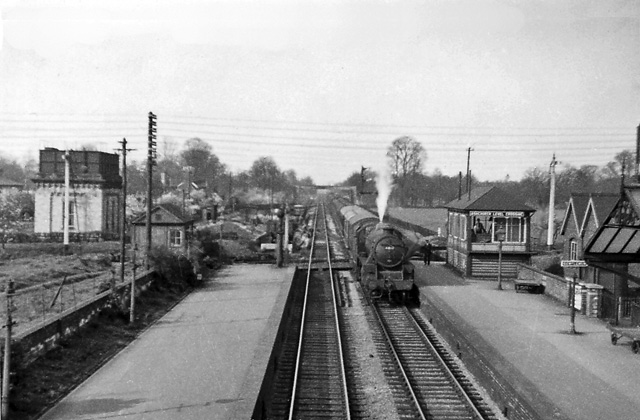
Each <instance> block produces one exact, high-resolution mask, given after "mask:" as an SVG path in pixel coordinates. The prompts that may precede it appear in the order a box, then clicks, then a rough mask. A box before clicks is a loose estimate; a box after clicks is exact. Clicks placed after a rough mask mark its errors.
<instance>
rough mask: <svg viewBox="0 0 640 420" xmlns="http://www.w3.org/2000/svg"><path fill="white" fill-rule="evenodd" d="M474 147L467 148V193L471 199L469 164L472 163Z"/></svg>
mask: <svg viewBox="0 0 640 420" xmlns="http://www.w3.org/2000/svg"><path fill="white" fill-rule="evenodd" d="M472 150H473V149H472V148H471V147H468V148H467V195H468V198H469V199H471V172H470V168H469V165H470V163H471V151H472Z"/></svg>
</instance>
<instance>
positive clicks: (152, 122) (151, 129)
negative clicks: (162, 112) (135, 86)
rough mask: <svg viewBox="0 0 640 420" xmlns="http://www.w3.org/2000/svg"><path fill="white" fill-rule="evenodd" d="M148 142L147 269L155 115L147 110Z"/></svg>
mask: <svg viewBox="0 0 640 420" xmlns="http://www.w3.org/2000/svg"><path fill="white" fill-rule="evenodd" d="M148 138H149V142H148V150H147V255H146V265H147V270H148V269H149V268H151V261H150V260H149V258H150V256H151V205H152V193H153V165H155V160H156V115H155V114H154V113H153V112H149V137H148Z"/></svg>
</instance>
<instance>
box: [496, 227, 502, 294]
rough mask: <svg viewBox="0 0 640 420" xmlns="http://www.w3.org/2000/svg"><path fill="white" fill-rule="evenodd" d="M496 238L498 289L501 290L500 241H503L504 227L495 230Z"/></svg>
mask: <svg viewBox="0 0 640 420" xmlns="http://www.w3.org/2000/svg"><path fill="white" fill-rule="evenodd" d="M496 240H497V241H498V290H502V242H503V241H504V229H502V228H500V229H498V230H497V231H496Z"/></svg>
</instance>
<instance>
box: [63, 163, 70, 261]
mask: <svg viewBox="0 0 640 420" xmlns="http://www.w3.org/2000/svg"><path fill="white" fill-rule="evenodd" d="M69 159H70V156H69V151H68V150H65V152H64V209H63V210H62V214H64V218H63V221H62V223H63V226H62V244H63V246H64V253H65V254H66V253H67V252H68V251H69V207H70V206H69V203H70V200H69V189H70V188H71V179H70V178H71V168H70V162H69Z"/></svg>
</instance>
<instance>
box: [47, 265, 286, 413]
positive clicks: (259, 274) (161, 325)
mask: <svg viewBox="0 0 640 420" xmlns="http://www.w3.org/2000/svg"><path fill="white" fill-rule="evenodd" d="M293 270H294V268H293V267H292V268H275V266H272V265H232V266H228V267H225V268H224V269H222V270H220V271H218V272H217V273H216V275H215V277H214V278H212V279H208V280H206V281H205V285H204V286H203V287H201V288H200V289H197V290H195V291H194V292H193V293H191V294H190V295H189V296H187V297H186V298H185V299H184V300H183V301H182V302H181V303H179V304H178V305H177V306H176V307H175V308H174V309H173V310H172V311H171V312H169V313H168V314H166V315H165V316H164V317H163V318H162V319H161V320H160V321H158V322H157V323H156V324H154V325H153V326H151V327H150V328H149V329H148V330H147V331H146V332H144V333H143V334H142V335H141V336H140V337H138V338H137V339H136V340H135V341H134V342H133V343H131V344H130V345H129V346H128V347H127V348H125V349H124V350H123V351H122V352H120V353H119V354H118V355H116V357H114V358H113V359H112V360H111V361H109V362H108V363H107V364H105V365H104V366H103V367H102V368H101V369H99V370H98V371H97V372H96V373H95V374H94V375H93V376H91V377H90V378H89V379H88V380H87V381H85V382H84V383H83V384H82V385H80V386H79V387H78V388H76V390H74V391H73V392H72V393H71V394H69V395H68V396H67V397H66V398H64V399H63V400H61V401H60V402H59V403H58V404H57V405H56V406H55V407H53V408H52V409H51V410H49V411H48V412H47V413H45V415H44V416H43V417H41V419H45V420H53V419H60V420H62V419H64V420H79V419H98V418H100V419H102V418H105V419H106V418H118V419H128V420H132V419H136V420H142V419H145V420H146V419H154V420H157V419H159V420H162V419H167V420H168V419H193V420H201V419H250V418H251V415H252V413H253V409H254V405H255V402H256V397H257V395H258V392H259V390H260V386H261V384H262V378H263V376H264V372H265V370H266V367H267V363H268V359H269V356H270V354H271V349H272V347H273V344H274V341H275V337H276V333H277V331H278V327H279V324H280V319H281V318H282V313H283V310H284V307H285V303H286V300H287V295H288V292H289V288H290V285H291V280H292V278H293Z"/></svg>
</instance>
